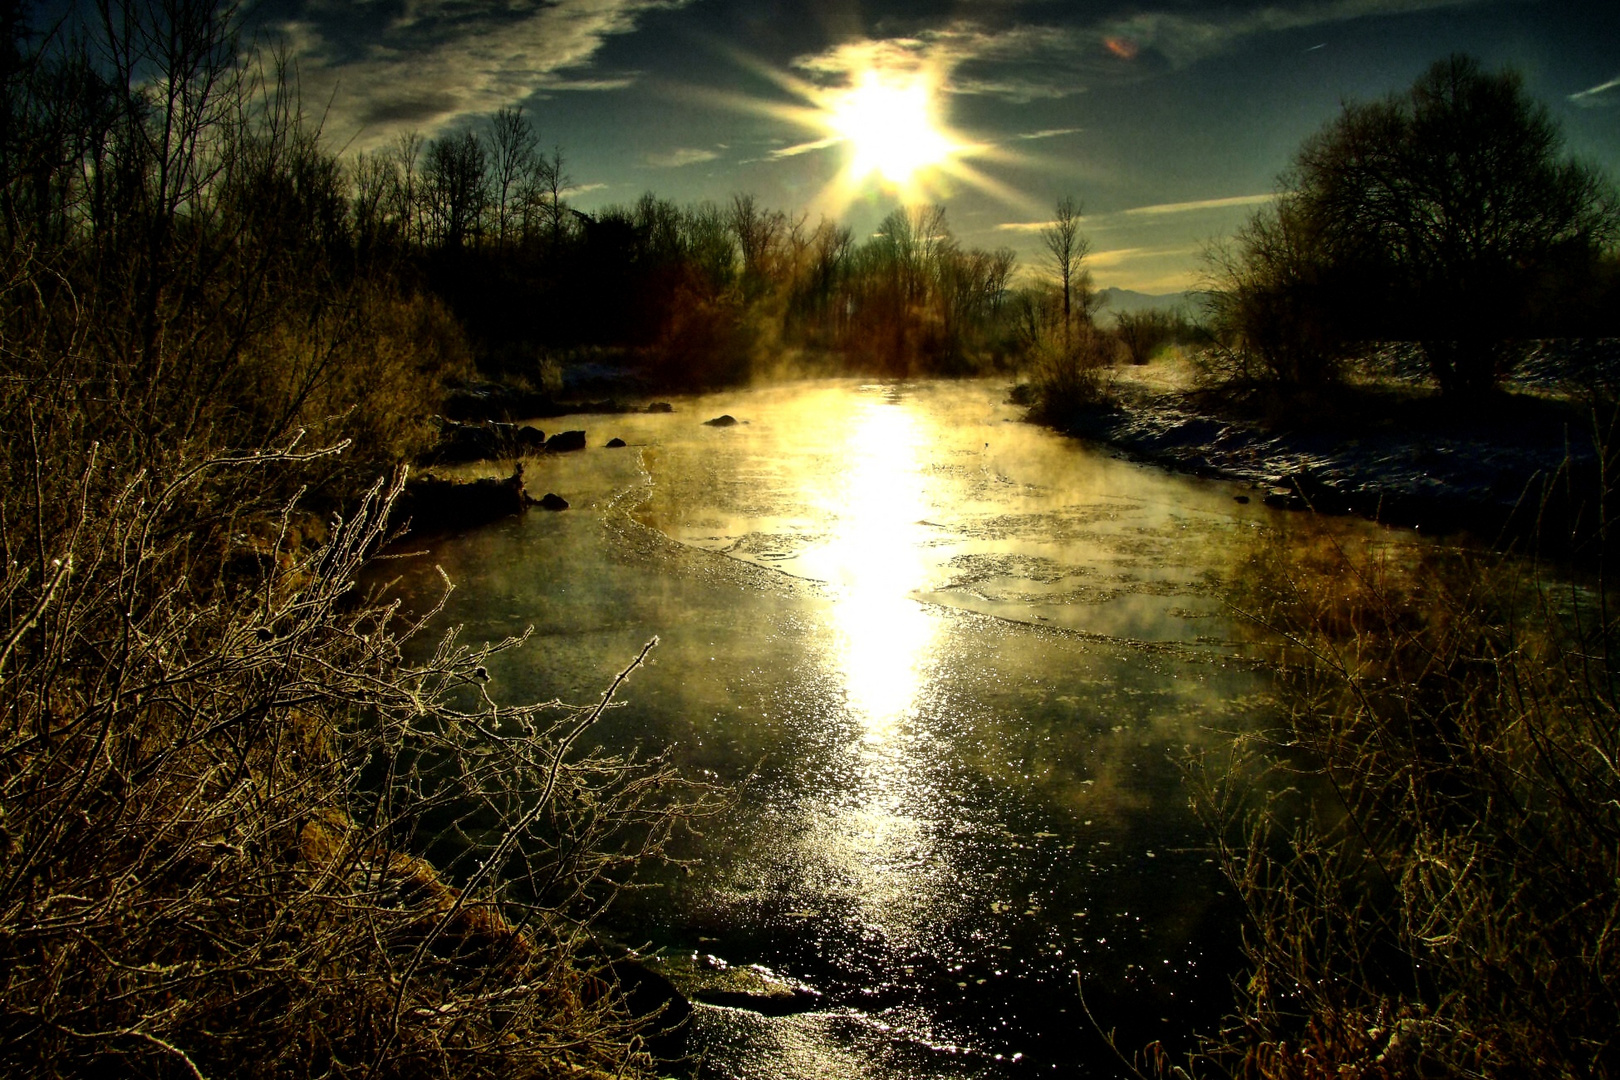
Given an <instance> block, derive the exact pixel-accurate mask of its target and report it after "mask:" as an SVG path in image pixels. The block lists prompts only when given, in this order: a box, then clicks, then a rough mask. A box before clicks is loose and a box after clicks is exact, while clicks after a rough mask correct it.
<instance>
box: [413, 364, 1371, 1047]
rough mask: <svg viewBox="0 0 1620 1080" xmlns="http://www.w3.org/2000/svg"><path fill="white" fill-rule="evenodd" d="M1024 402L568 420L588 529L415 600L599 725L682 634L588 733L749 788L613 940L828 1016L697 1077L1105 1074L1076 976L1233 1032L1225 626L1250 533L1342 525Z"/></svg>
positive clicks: (1233, 663) (868, 389) (573, 480)
mask: <svg viewBox="0 0 1620 1080" xmlns="http://www.w3.org/2000/svg"><path fill="white" fill-rule="evenodd" d="M1005 391H1006V387H1005V384H1004V383H1000V382H990V381H972V382H922V383H906V384H900V385H877V384H862V383H858V382H853V381H834V382H813V383H800V384H791V385H785V386H782V387H777V388H763V389H755V390H749V391H743V392H736V393H730V394H725V395H715V396H711V397H706V398H696V399H683V400H677V401H676V402H675V408H676V411H675V412H674V413H671V414H645V415H643V414H636V415H625V416H601V417H585V418H569V419H568V420H567V421H566V423H567V426H570V427H579V426H582V427H585V428H587V429H588V431H589V442H590V446H591V449H589V450H587V451H586V452H584V453H582V454H570V455H556V456H550V457H545V458H542V459H539V460H536V461H533V462H531V463H530V464H529V465H528V472H527V480H528V483H529V487H530V490H531V491H532V492H533V493H535V494H536V495H538V494H541V493H543V492H545V491H555V492H556V493H558V494H560V495H563V496H564V497H565V498H567V499H568V500H569V502H570V503H571V504H572V509H570V510H569V511H567V512H565V513H561V514H547V513H542V512H538V511H535V512H531V513H529V514H528V515H527V516H526V517H524V518H521V519H514V520H512V521H508V522H504V523H501V524H498V525H495V526H492V527H489V528H486V529H482V530H479V531H476V532H473V533H469V534H467V535H464V536H460V537H456V538H451V539H447V540H444V541H441V542H438V543H436V544H434V545H433V547H432V550H431V552H430V553H429V557H427V558H424V559H420V560H416V561H414V562H413V563H412V564H411V567H412V568H411V569H410V570H409V571H408V572H407V576H406V578H405V580H404V582H403V584H402V588H403V589H404V590H405V591H406V592H407V593H412V594H416V595H417V596H418V599H420V600H425V599H426V597H428V596H430V595H433V594H434V593H435V591H436V588H437V586H436V580H437V578H436V575H433V574H431V572H430V568H431V565H432V564H433V563H435V562H436V563H439V564H441V565H443V567H444V568H445V570H446V571H447V572H448V574H449V576H450V578H451V579H452V580H453V581H454V582H455V583H456V585H457V589H456V591H455V593H454V594H453V595H452V597H451V600H450V603H449V607H448V610H447V612H446V616H445V621H446V623H447V624H453V623H460V624H463V625H464V626H465V630H464V634H465V635H466V636H467V637H468V638H470V639H474V640H476V639H482V638H495V637H499V636H502V635H504V634H507V633H514V632H518V631H520V630H522V628H523V627H524V626H527V625H531V624H532V625H534V626H535V628H536V635H535V638H534V639H533V640H532V641H531V642H530V643H529V645H528V646H526V647H525V648H523V649H521V650H518V651H516V652H513V653H508V654H506V655H504V656H502V657H500V658H499V661H500V662H499V664H498V666H497V667H496V668H495V669H494V671H493V674H494V676H495V678H494V681H493V682H492V683H491V691H492V693H493V694H494V695H495V697H496V699H497V700H506V701H517V700H523V699H535V698H550V697H554V696H555V697H560V698H562V699H564V700H573V701H585V700H589V699H592V698H594V697H596V696H597V695H598V694H599V693H600V692H601V689H602V688H603V687H604V686H605V685H606V684H607V682H608V681H609V680H610V679H611V678H612V676H613V675H614V674H615V673H616V672H617V671H618V670H620V669H621V668H622V667H623V666H624V664H625V663H626V662H627V661H628V660H629V659H630V658H631V657H633V656H634V654H635V652H636V651H637V650H638V649H639V648H640V647H641V645H642V644H643V643H644V642H645V641H646V640H647V639H648V638H651V637H653V636H654V635H656V636H657V637H658V638H659V639H660V644H659V645H658V647H657V648H656V649H655V650H654V652H653V662H652V663H651V665H650V666H648V667H646V668H645V669H643V670H640V671H638V672H637V673H636V674H635V675H634V676H633V677H632V678H631V680H630V682H629V684H628V685H627V686H626V688H625V689H624V690H623V692H622V693H621V697H622V699H623V700H624V702H625V704H624V706H623V707H622V708H619V709H617V710H614V711H613V712H612V713H610V715H609V716H608V717H607V718H606V719H604V721H603V722H602V724H601V725H600V727H599V729H598V731H597V732H596V737H597V738H599V739H600V740H601V741H602V742H603V743H605V744H608V745H610V746H613V747H620V748H622V747H630V746H635V745H640V746H644V747H646V748H648V749H655V748H661V747H665V746H673V747H674V755H675V759H676V760H677V762H678V763H679V764H680V765H681V767H682V768H683V769H684V770H686V771H687V772H688V773H689V774H690V775H693V776H695V777H699V778H705V779H711V780H714V781H717V782H719V783H722V784H726V785H733V786H734V788H735V791H736V796H735V801H734V803H733V804H732V805H731V806H730V807H729V808H728V809H727V810H726V811H725V812H724V813H723V814H722V815H721V816H720V817H719V818H717V819H712V820H710V821H707V822H705V823H704V825H703V827H702V833H701V835H698V836H694V837H690V838H687V839H684V840H683V841H681V843H680V845H679V850H678V852H677V854H679V855H680V856H682V857H683V858H685V859H688V860H691V861H690V863H689V865H688V866H687V867H686V868H685V869H677V870H671V871H669V872H667V873H665V874H664V875H663V877H662V880H660V875H659V871H657V870H654V871H653V872H652V873H651V874H650V875H649V876H650V879H651V880H654V881H659V882H660V887H658V888H653V889H649V890H645V891H632V892H629V893H626V894H625V895H624V896H623V897H621V899H620V901H619V902H618V903H617V904H616V906H615V908H614V909H613V911H612V913H611V915H610V919H609V926H608V929H610V930H611V931H612V932H613V933H615V934H617V935H618V936H619V937H620V938H621V939H622V940H623V941H625V942H627V943H629V944H632V945H640V944H643V943H646V944H650V945H652V946H654V947H658V948H663V949H664V950H666V951H667V952H668V953H669V954H671V955H680V956H690V955H691V954H693V953H698V954H700V955H702V956H708V955H713V956H714V957H717V958H719V959H718V960H717V961H714V962H713V963H719V962H721V961H723V962H724V963H726V964H729V965H733V966H736V965H746V964H760V965H763V966H765V967H767V968H769V969H771V970H772V971H774V972H776V973H778V974H780V975H783V976H787V977H790V978H792V979H796V980H799V981H800V982H803V983H805V984H807V985H809V986H811V987H813V988H815V989H816V990H818V991H820V993H821V998H820V1004H819V1006H818V1007H817V1008H816V1009H815V1010H813V1011H811V1012H809V1013H806V1014H803V1015H797V1016H789V1017H774V1018H773V1017H762V1016H760V1015H757V1014H755V1013H750V1012H745V1011H741V1010H736V1009H728V1008H721V1007H714V1006H707V1007H706V1006H700V1007H699V1010H698V1016H697V1020H696V1025H695V1030H694V1045H695V1048H698V1049H701V1050H703V1051H704V1052H705V1054H706V1057H707V1064H706V1065H705V1069H706V1071H707V1074H709V1075H715V1076H738V1077H745V1076H746V1077H789V1076H812V1075H813V1076H873V1077H906V1076H932V1075H972V1076H979V1075H984V1076H1000V1075H1027V1074H1035V1073H1040V1074H1050V1073H1052V1071H1053V1070H1054V1069H1058V1070H1063V1071H1072V1068H1073V1067H1074V1066H1085V1067H1086V1072H1087V1074H1088V1075H1089V1074H1093V1073H1094V1074H1096V1075H1110V1074H1111V1073H1112V1072H1114V1071H1115V1070H1114V1067H1113V1065H1112V1063H1111V1059H1110V1057H1109V1054H1108V1051H1107V1048H1106V1046H1105V1045H1104V1044H1103V1042H1102V1040H1101V1038H1100V1037H1099V1035H1098V1034H1097V1032H1096V1030H1095V1029H1094V1028H1093V1026H1092V1024H1091V1023H1090V1022H1089V1021H1088V1020H1087V1019H1086V1016H1085V1013H1084V1011H1083V1009H1082V1003H1081V996H1080V992H1079V990H1078V987H1079V986H1080V985H1081V982H1080V980H1079V979H1077V974H1078V975H1079V976H1081V977H1083V980H1084V981H1083V985H1084V993H1085V1001H1086V1003H1087V1004H1088V1005H1089V1006H1090V1008H1091V1010H1092V1012H1093V1013H1094V1014H1095V1015H1096V1018H1097V1020H1098V1021H1099V1022H1100V1023H1101V1024H1102V1026H1104V1027H1105V1028H1117V1029H1119V1041H1120V1043H1121V1045H1122V1046H1124V1047H1127V1048H1133V1049H1134V1048H1137V1047H1140V1046H1141V1045H1142V1044H1143V1043H1145V1042H1146V1041H1148V1040H1150V1039H1154V1038H1160V1039H1164V1040H1166V1041H1167V1042H1170V1043H1175V1042H1176V1041H1178V1040H1184V1039H1185V1037H1186V1034H1187V1032H1188V1031H1189V1030H1190V1029H1191V1028H1192V1027H1194V1026H1202V1027H1204V1028H1206V1029H1207V1028H1208V1027H1209V1026H1210V1025H1211V1024H1212V1023H1213V1021H1214V1020H1215V1018H1216V1017H1218V1015H1219V1014H1220V1012H1221V1010H1222V1009H1223V1008H1224V1007H1226V1005H1227V1004H1228V998H1227V989H1226V987H1227V984H1228V979H1229V977H1230V975H1231V973H1232V972H1233V971H1234V970H1235V964H1236V952H1235V950H1236V933H1237V920H1238V912H1237V911H1236V910H1235V909H1234V906H1233V904H1232V902H1231V899H1230V898H1229V897H1227V896H1226V895H1225V894H1224V892H1223V886H1222V882H1221V880H1220V878H1219V876H1218V875H1217V873H1216V872H1215V866H1214V863H1213V860H1212V852H1211V851H1210V850H1209V846H1208V845H1209V841H1208V839H1207V838H1206V837H1205V836H1204V834H1203V833H1202V832H1201V831H1200V829H1199V827H1198V825H1197V823H1196V822H1195V821H1194V820H1193V819H1192V817H1191V815H1190V813H1189V811H1188V809H1187V796H1186V793H1185V791H1184V789H1183V787H1182V784H1181V779H1180V772H1179V768H1178V766H1177V764H1176V760H1175V759H1176V758H1177V757H1178V756H1179V755H1181V754H1183V753H1185V752H1187V751H1188V750H1191V751H1197V750H1198V749H1201V748H1218V747H1220V746H1222V745H1224V744H1225V743H1226V742H1227V741H1228V740H1229V739H1230V736H1231V733H1233V732H1237V731H1241V730H1243V729H1245V728H1248V727H1250V726H1252V725H1253V724H1254V723H1255V722H1256V720H1257V718H1259V717H1260V716H1261V715H1262V714H1263V710H1265V709H1266V708H1267V707H1268V704H1267V696H1266V692H1267V683H1266V678H1265V674H1264V672H1263V671H1262V670H1260V669H1259V668H1258V667H1257V666H1256V665H1255V664H1254V663H1252V662H1251V661H1250V660H1249V659H1248V658H1247V657H1246V656H1245V655H1244V648H1243V646H1242V645H1241V644H1240V643H1239V639H1240V638H1241V636H1242V635H1241V634H1239V633H1237V632H1236V628H1235V623H1234V621H1233V620H1234V616H1233V614H1232V613H1231V612H1229V611H1228V609H1227V608H1226V606H1225V602H1224V597H1225V596H1226V593H1227V587H1228V585H1229V584H1230V582H1231V581H1232V580H1233V578H1234V575H1236V574H1237V573H1240V572H1241V568H1242V566H1243V565H1244V560H1245V556H1246V554H1247V552H1249V551H1250V550H1251V549H1252V546H1253V545H1254V544H1256V543H1257V542H1259V540H1260V538H1261V537H1263V536H1265V535H1267V534H1274V533H1275V532H1276V531H1278V530H1283V531H1286V530H1293V529H1304V528H1317V527H1318V526H1316V525H1314V524H1312V523H1310V522H1309V521H1308V519H1306V518H1303V517H1300V516H1290V515H1287V514H1284V513H1279V512H1274V511H1271V510H1269V509H1267V508H1265V507H1263V506H1261V505H1258V503H1251V504H1247V505H1244V504H1239V503H1238V502H1236V501H1235V500H1234V498H1233V496H1234V495H1236V494H1239V491H1238V489H1236V488H1233V487H1231V486H1229V485H1223V484H1217V483H1210V482H1203V481H1196V480H1191V479H1187V478H1183V477H1177V476H1172V475H1169V474H1165V473H1163V472H1160V471H1158V470H1155V469H1152V468H1147V467H1143V466H1140V465H1135V464H1131V463H1127V462H1122V461H1117V460H1114V459H1112V458H1110V457H1108V456H1106V455H1105V454H1103V453H1100V452H1098V451H1096V450H1095V449H1089V448H1086V447H1084V446H1081V445H1079V444H1077V443H1074V442H1073V441H1070V440H1066V439H1063V438H1060V437H1058V436H1056V435H1053V434H1052V433H1050V432H1048V431H1045V430H1043V429H1040V428H1036V427H1033V426H1030V425H1026V424H1023V423H1020V422H1018V421H1017V417H1018V413H1019V410H1018V409H1017V408H1016V407H1014V406H1011V405H1007V404H1005V403H1004V400H1003V399H1004V398H1005ZM722 413H728V414H731V415H733V416H735V417H736V418H737V419H738V420H739V421H741V422H740V423H739V424H737V425H736V426H732V427H724V428H721V427H707V426H704V425H703V424H702V421H704V420H707V419H709V418H711V417H714V416H717V415H720V414H722ZM614 436H617V437H619V438H622V439H624V440H625V441H626V442H627V443H628V444H629V445H628V446H627V447H625V448H622V449H612V450H609V449H602V448H601V447H602V446H603V444H604V443H605V442H606V441H607V439H609V438H611V437H614ZM1334 527H1335V528H1338V529H1342V530H1348V531H1355V530H1362V531H1369V532H1370V530H1371V527H1370V526H1364V525H1362V524H1360V523H1351V522H1341V523H1338V524H1337V525H1335V526H1334Z"/></svg>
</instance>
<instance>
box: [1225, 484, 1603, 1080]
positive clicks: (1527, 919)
mask: <svg viewBox="0 0 1620 1080" xmlns="http://www.w3.org/2000/svg"><path fill="white" fill-rule="evenodd" d="M1594 505H1596V506H1598V511H1597V512H1598V513H1599V514H1602V513H1606V510H1605V509H1604V508H1603V504H1602V503H1601V502H1597V501H1595V503H1594ZM1606 524H1607V522H1606V520H1603V521H1598V522H1597V523H1596V527H1595V528H1594V529H1593V530H1592V532H1591V533H1589V534H1588V535H1590V536H1594V537H1595V539H1593V541H1592V543H1593V544H1595V545H1596V547H1597V549H1598V550H1597V552H1596V554H1597V556H1598V557H1597V560H1596V561H1597V563H1599V564H1601V562H1602V561H1603V560H1602V556H1603V554H1604V551H1603V545H1605V544H1606ZM1589 550H1590V549H1589ZM1250 570H1251V573H1249V574H1248V575H1246V580H1247V582H1248V584H1247V585H1246V587H1245V588H1246V590H1247V591H1246V595H1245V598H1244V601H1243V606H1244V607H1246V608H1247V610H1248V612H1249V613H1250V614H1251V616H1252V618H1253V619H1254V621H1255V624H1256V625H1257V626H1259V627H1263V628H1264V629H1265V631H1266V632H1267V633H1266V634H1265V635H1264V636H1262V638H1261V640H1262V641H1263V642H1264V643H1265V644H1263V645H1262V648H1265V649H1269V650H1271V651H1272V655H1273V658H1274V659H1275V661H1276V663H1277V666H1278V671H1279V680H1280V687H1281V700H1282V703H1283V706H1284V708H1283V715H1282V718H1281V720H1280V722H1279V723H1278V724H1277V725H1276V726H1275V727H1274V728H1273V729H1272V730H1271V731H1269V732H1268V733H1267V734H1266V735H1264V736H1262V737H1257V738H1254V739H1251V740H1248V741H1246V742H1244V743H1241V744H1239V746H1238V748H1237V749H1236V750H1235V751H1234V752H1233V754H1232V755H1231V756H1230V757H1227V758H1222V759H1220V760H1216V759H1214V758H1206V759H1204V760H1202V761H1201V762H1199V763H1197V765H1196V767H1195V768H1194V769H1193V778H1194V791H1195V800H1194V801H1195V805H1196V806H1197V808H1198V810H1199V811H1200V813H1201V814H1202V815H1203V816H1204V818H1205V820H1206V821H1207V822H1208V823H1209V825H1210V826H1211V828H1212V829H1213V831H1214V832H1215V833H1216V834H1217V836H1218V837H1219V838H1220V841H1221V845H1222V846H1221V855H1222V862H1223V868H1224V871H1225V874H1226V876H1227V877H1228V878H1229V880H1230V881H1231V882H1232V884H1233V885H1234V886H1235V887H1236V889H1237V892H1238V894H1239V896H1240V897H1241V898H1242V901H1243V904H1244V907H1245V910H1246V914H1247V919H1246V926H1245V953H1246V956H1247V960H1248V970H1247V971H1246V973H1245V975H1244V977H1243V978H1242V979H1241V980H1240V981H1239V982H1238V983H1237V985H1236V992H1237V998H1238V1001H1237V1011H1236V1013H1235V1017H1234V1020H1233V1023H1232V1024H1231V1025H1230V1026H1229V1027H1228V1029H1227V1030H1226V1031H1224V1032H1222V1033H1221V1035H1220V1036H1219V1037H1218V1038H1216V1039H1214V1040H1212V1041H1211V1042H1210V1044H1209V1046H1208V1051H1209V1053H1208V1056H1207V1058H1206V1060H1205V1062H1204V1064H1205V1065H1207V1066H1209V1067H1210V1068H1212V1069H1214V1070H1215V1071H1219V1072H1224V1073H1227V1074H1229V1075H1235V1076H1244V1077H1317V1076H1320V1077H1328V1076H1333V1077H1396V1076H1527V1077H1528V1076H1537V1077H1548V1076H1567V1077H1577V1076H1580V1077H1587V1076H1609V1075H1615V1074H1616V1073H1617V1072H1620V1041H1617V1039H1620V1036H1617V1033H1620V723H1617V716H1616V694H1615V690H1616V682H1615V679H1616V671H1615V668H1614V663H1613V658H1614V656H1615V655H1616V654H1615V652H1614V651H1613V650H1614V646H1615V644H1616V642H1617V640H1620V639H1617V633H1620V624H1617V623H1616V621H1615V619H1616V612H1615V611H1614V610H1613V608H1612V607H1611V599H1612V598H1611V596H1610V588H1609V583H1608V581H1607V579H1606V577H1605V576H1604V575H1603V573H1602V572H1601V566H1600V567H1599V569H1598V570H1597V571H1595V572H1590V573H1589V572H1588V570H1590V564H1589V566H1588V568H1586V569H1566V570H1565V571H1563V572H1562V574H1561V575H1560V576H1558V577H1551V576H1547V575H1545V574H1544V573H1543V572H1542V571H1541V570H1540V569H1538V567H1537V566H1536V564H1535V563H1534V562H1533V561H1532V560H1528V559H1524V558H1521V557H1514V556H1508V555H1494V554H1489V553H1481V552H1477V551H1475V552H1469V551H1463V550H1455V549H1442V548H1428V549H1424V550H1417V549H1414V548H1407V549H1403V550H1401V551H1399V552H1398V553H1396V554H1391V553H1390V551H1389V550H1388V549H1385V550H1382V551H1380V550H1374V549H1368V550H1362V551H1359V552H1352V551H1350V550H1347V549H1345V548H1343V547H1341V546H1339V545H1337V544H1335V543H1329V542H1327V541H1324V542H1323V543H1322V544H1321V545H1320V546H1319V547H1315V548H1310V549H1307V550H1303V551H1302V550H1298V549H1295V550H1284V549H1283V548H1281V547H1277V548H1273V549H1271V550H1268V551H1265V552H1263V553H1261V554H1260V555H1258V556H1257V557H1256V559H1255V563H1254V565H1253V566H1252V567H1251V568H1250Z"/></svg>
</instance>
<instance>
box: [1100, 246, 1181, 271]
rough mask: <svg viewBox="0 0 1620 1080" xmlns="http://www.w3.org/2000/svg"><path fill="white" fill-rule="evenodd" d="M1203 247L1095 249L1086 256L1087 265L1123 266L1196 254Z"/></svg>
mask: <svg viewBox="0 0 1620 1080" xmlns="http://www.w3.org/2000/svg"><path fill="white" fill-rule="evenodd" d="M1200 250H1201V249H1199V248H1196V247H1186V246H1180V247H1152V248H1147V247H1128V248H1112V249H1110V250H1108V251H1093V252H1092V253H1091V254H1089V255H1087V256H1086V265H1087V266H1090V267H1092V268H1093V269H1097V270H1103V269H1108V268H1110V267H1116V266H1121V265H1123V264H1125V263H1132V262H1140V261H1142V260H1143V259H1163V258H1168V257H1181V256H1186V255H1196V254H1198V252H1199V251H1200Z"/></svg>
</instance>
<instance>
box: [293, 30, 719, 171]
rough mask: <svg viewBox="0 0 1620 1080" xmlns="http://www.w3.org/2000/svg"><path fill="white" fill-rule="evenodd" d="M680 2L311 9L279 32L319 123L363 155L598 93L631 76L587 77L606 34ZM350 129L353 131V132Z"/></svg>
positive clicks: (627, 81)
mask: <svg viewBox="0 0 1620 1080" xmlns="http://www.w3.org/2000/svg"><path fill="white" fill-rule="evenodd" d="M689 2H691V0H405V2H404V4H403V7H402V8H401V7H395V6H393V5H381V4H377V5H372V4H365V5H331V4H325V3H312V4H310V5H309V6H308V7H307V8H306V10H305V11H304V17H303V18H301V19H298V20H294V21H289V22H285V23H283V24H281V25H280V26H279V27H277V29H279V30H280V31H281V33H282V35H283V38H284V40H285V41H286V43H287V45H288V48H289V50H290V52H291V54H292V55H293V57H294V59H295V60H296V61H297V63H298V69H299V76H300V80H301V82H302V84H303V88H304V93H305V99H306V100H320V101H326V100H327V99H328V98H330V100H331V108H330V110H329V113H328V116H327V121H326V126H327V129H328V130H329V131H330V132H331V133H332V134H333V135H335V136H337V137H338V138H339V139H340V140H342V139H347V138H350V137H351V136H353V137H354V142H353V144H352V145H353V146H354V147H355V148H356V149H362V150H363V149H370V148H372V147H375V146H377V145H379V144H381V143H384V142H386V141H388V140H389V139H390V138H392V137H393V136H394V135H395V134H396V133H398V132H400V131H403V130H408V129H411V128H415V129H418V130H420V131H421V132H422V133H423V134H424V135H427V136H430V137H431V136H433V135H435V134H437V133H439V132H441V131H443V130H445V129H447V128H452V127H454V126H455V125H456V124H457V123H459V122H462V121H465V120H466V119H467V118H468V117H471V116H480V115H484V114H487V113H491V112H493V111H495V110H496V109H498V108H500V107H501V106H503V105H511V104H513V103H515V102H520V101H523V100H525V99H526V98H528V97H530V96H531V95H533V94H536V93H540V92H546V91H576V92H586V91H604V90H617V89H622V88H624V87H626V86H629V85H632V84H633V83H634V82H635V80H636V78H637V73H635V72H605V73H598V72H590V71H588V70H586V69H588V68H589V66H590V64H591V62H592V60H593V59H594V58H595V56H596V54H597V52H598V51H599V50H600V49H601V47H602V45H603V44H604V42H605V41H606V40H607V39H608V38H609V37H610V36H612V35H615V34H624V33H628V32H630V31H632V30H634V29H635V28H636V25H637V23H638V20H639V19H640V18H641V17H642V16H644V15H645V14H647V13H648V12H652V11H660V10H670V9H675V8H680V7H683V6H685V5H686V4H687V3H689ZM356 133H358V134H356Z"/></svg>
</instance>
